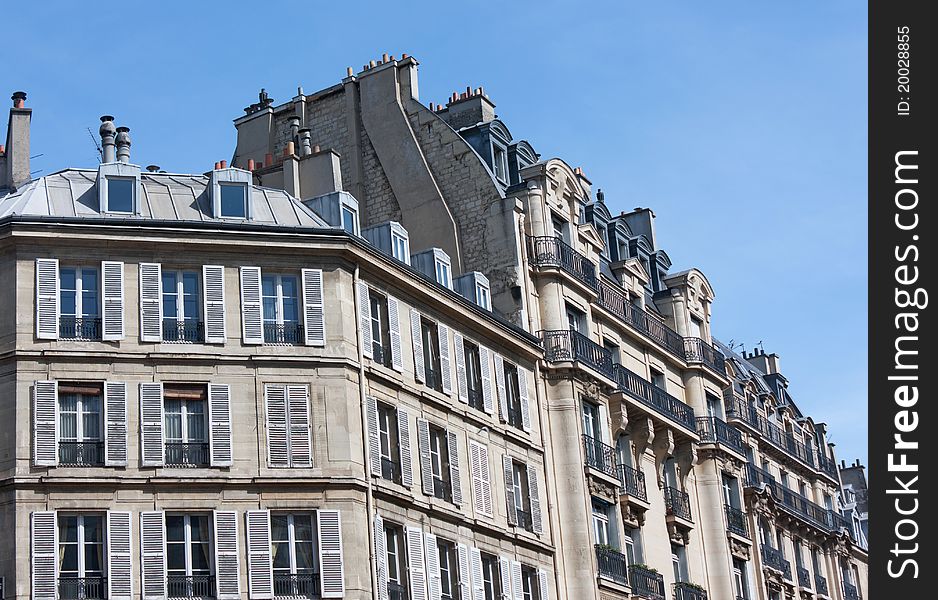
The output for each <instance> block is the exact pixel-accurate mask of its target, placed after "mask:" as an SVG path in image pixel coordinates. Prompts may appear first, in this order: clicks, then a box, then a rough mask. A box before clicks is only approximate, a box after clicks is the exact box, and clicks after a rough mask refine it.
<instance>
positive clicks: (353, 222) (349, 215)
mask: <svg viewBox="0 0 938 600" xmlns="http://www.w3.org/2000/svg"><path fill="white" fill-rule="evenodd" d="M342 229H344V230H345V231H346V232H347V233H351V234H352V235H358V213H357V212H356V211H355V209H353V208H352V207H351V206H349V205H347V204H343V205H342Z"/></svg>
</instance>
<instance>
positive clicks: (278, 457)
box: [264, 383, 290, 468]
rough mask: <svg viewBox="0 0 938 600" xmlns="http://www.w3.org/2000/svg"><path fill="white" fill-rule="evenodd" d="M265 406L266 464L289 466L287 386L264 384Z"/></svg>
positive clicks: (276, 466) (270, 465) (273, 466)
mask: <svg viewBox="0 0 938 600" xmlns="http://www.w3.org/2000/svg"><path fill="white" fill-rule="evenodd" d="M264 404H265V406H266V407H267V466H269V467H271V468H279V467H289V466H290V453H289V449H288V447H287V444H288V442H287V438H288V434H287V386H285V385H282V384H273V383H268V384H266V385H265V386H264Z"/></svg>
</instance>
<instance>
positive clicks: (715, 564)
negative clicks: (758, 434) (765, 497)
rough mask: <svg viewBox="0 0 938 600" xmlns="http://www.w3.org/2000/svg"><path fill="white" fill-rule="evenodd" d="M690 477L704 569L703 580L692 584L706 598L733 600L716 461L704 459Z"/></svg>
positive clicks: (725, 529) (730, 566)
mask: <svg viewBox="0 0 938 600" xmlns="http://www.w3.org/2000/svg"><path fill="white" fill-rule="evenodd" d="M694 474H695V478H696V480H697V504H698V506H699V513H700V514H698V515H697V518H696V522H697V523H698V524H699V525H698V528H699V529H700V540H699V541H698V542H697V543H698V544H700V548H699V550H700V552H699V553H700V555H701V556H702V561H703V563H704V564H703V566H704V568H705V569H706V574H705V575H704V577H705V580H703V581H696V582H695V583H699V584H700V585H703V586H704V587H706V588H707V591H708V592H709V597H710V598H735V597H736V590H735V589H734V588H733V575H732V574H733V559H732V556H731V555H730V546H729V543H728V541H727V527H726V519H725V516H724V514H723V472H722V469H721V467H720V461H719V459H717V458H716V457H708V458H704V459H703V460H702V461H701V462H700V463H699V464H698V465H697V467H696V469H695V470H694ZM691 543H694V541H692V542H691ZM695 554H696V553H695Z"/></svg>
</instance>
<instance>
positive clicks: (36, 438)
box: [33, 381, 59, 467]
mask: <svg viewBox="0 0 938 600" xmlns="http://www.w3.org/2000/svg"><path fill="white" fill-rule="evenodd" d="M58 458H59V384H58V383H57V382H55V381H37V382H35V383H34V384H33V464H34V465H36V466H37V467H54V466H55V465H56V464H57V463H58Z"/></svg>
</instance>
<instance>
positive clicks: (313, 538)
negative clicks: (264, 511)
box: [270, 512, 319, 577]
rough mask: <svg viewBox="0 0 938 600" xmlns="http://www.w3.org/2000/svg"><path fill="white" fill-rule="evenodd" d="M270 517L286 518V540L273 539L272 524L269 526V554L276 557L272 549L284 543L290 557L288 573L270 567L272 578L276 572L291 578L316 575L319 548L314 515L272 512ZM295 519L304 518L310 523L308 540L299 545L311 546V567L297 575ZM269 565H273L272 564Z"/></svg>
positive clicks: (309, 513)
mask: <svg viewBox="0 0 938 600" xmlns="http://www.w3.org/2000/svg"><path fill="white" fill-rule="evenodd" d="M270 517H271V519H273V518H276V517H286V518H287V539H286V540H275V539H274V527H273V524H271V528H270V548H271V552H272V553H273V554H274V555H276V552H274V548H275V546H274V545H275V544H278V543H280V544H282V543H286V544H287V548H288V552H289V557H290V566H289V572H288V573H284V572H283V569H282V568H280V569H278V568H277V567H276V566H272V569H273V574H274V577H276V576H277V575H278V571H279V572H280V573H279V574H281V575H283V574H288V575H291V576H293V575H317V574H318V573H319V571H317V569H316V567H317V566H319V560H318V555H319V548H318V540H317V530H316V525H317V523H316V518H315V513H312V512H290V513H281V512H274V513H271V515H270ZM296 517H306V518H308V519H309V521H310V528H309V531H310V539H309V540H299V543H309V544H311V550H310V565H311V566H310V570H309V572H308V573H307V572H303V573H299V572H298V569H297V566H296V564H297V561H296V559H297V551H296V548H297V546H296V545H297V539H296ZM271 564H272V565H273V563H271Z"/></svg>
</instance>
